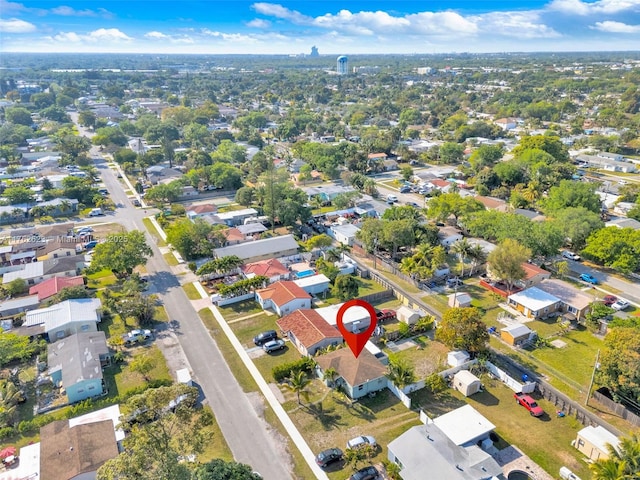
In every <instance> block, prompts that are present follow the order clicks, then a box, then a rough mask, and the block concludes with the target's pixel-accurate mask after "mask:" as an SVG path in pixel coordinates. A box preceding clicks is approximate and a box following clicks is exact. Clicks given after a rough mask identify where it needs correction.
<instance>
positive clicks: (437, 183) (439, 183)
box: [428, 178, 451, 193]
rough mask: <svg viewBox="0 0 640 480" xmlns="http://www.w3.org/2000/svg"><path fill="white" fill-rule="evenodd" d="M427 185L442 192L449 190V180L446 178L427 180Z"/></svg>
mask: <svg viewBox="0 0 640 480" xmlns="http://www.w3.org/2000/svg"><path fill="white" fill-rule="evenodd" d="M428 185H429V186H431V188H435V189H437V190H440V191H441V192H442V193H447V192H448V191H449V190H451V182H447V181H446V180H442V179H440V178H434V179H433V180H429V182H428Z"/></svg>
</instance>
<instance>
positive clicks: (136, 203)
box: [131, 198, 141, 207]
mask: <svg viewBox="0 0 640 480" xmlns="http://www.w3.org/2000/svg"><path fill="white" fill-rule="evenodd" d="M131 203H133V206H134V207H140V206H141V203H140V200H138V199H137V198H134V199H133V200H132V202H131Z"/></svg>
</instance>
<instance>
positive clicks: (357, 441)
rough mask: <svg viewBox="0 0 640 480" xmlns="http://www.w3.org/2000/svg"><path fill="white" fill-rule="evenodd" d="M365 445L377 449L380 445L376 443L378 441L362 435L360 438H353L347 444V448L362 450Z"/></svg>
mask: <svg viewBox="0 0 640 480" xmlns="http://www.w3.org/2000/svg"><path fill="white" fill-rule="evenodd" d="M365 445H371V446H372V447H376V446H377V445H378V444H377V443H376V439H375V438H373V437H370V436H369V435H360V436H359V437H355V438H352V439H351V440H349V441H348V442H347V448H361V447H363V446H365Z"/></svg>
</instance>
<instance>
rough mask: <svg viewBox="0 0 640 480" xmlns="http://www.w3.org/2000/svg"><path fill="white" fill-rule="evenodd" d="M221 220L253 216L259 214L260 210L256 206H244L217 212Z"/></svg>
mask: <svg viewBox="0 0 640 480" xmlns="http://www.w3.org/2000/svg"><path fill="white" fill-rule="evenodd" d="M216 215H217V217H218V218H219V219H220V220H231V219H234V218H237V217H251V216H254V215H258V211H257V210H256V209H255V208H243V209H241V210H231V211H230V212H221V213H216Z"/></svg>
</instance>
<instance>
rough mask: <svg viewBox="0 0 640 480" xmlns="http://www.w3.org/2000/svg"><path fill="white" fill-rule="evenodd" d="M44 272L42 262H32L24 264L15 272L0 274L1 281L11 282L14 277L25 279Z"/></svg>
mask: <svg viewBox="0 0 640 480" xmlns="http://www.w3.org/2000/svg"><path fill="white" fill-rule="evenodd" d="M43 273H44V262H33V263H27V264H25V265H24V268H23V269H21V270H16V271H15V272H7V273H5V274H4V275H3V276H2V283H4V284H7V283H9V282H12V281H13V280H15V279H16V278H23V279H25V280H27V279H29V278H35V277H40V276H41V275H42V274H43Z"/></svg>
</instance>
